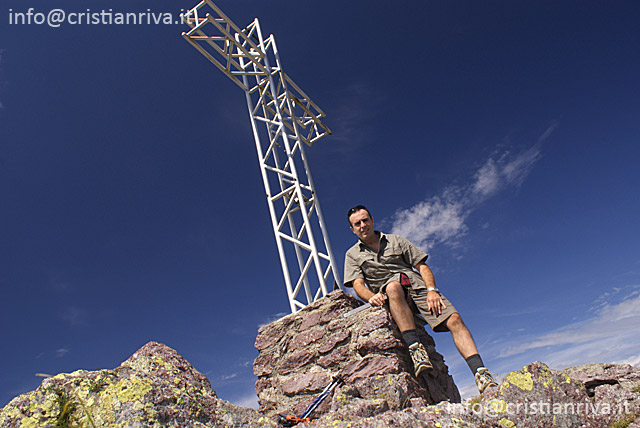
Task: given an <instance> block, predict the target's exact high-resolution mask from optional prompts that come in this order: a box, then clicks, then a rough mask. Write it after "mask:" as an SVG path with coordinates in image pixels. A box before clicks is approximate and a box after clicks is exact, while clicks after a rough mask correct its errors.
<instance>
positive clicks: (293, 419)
mask: <svg viewBox="0 0 640 428" xmlns="http://www.w3.org/2000/svg"><path fill="white" fill-rule="evenodd" d="M342 383H344V379H342V377H341V376H340V375H336V376H335V377H334V378H333V381H332V382H331V383H330V384H329V385H327V387H326V388H325V389H324V390H323V391H322V392H321V393H320V395H318V397H316V399H315V400H313V402H312V403H311V404H310V405H309V407H307V410H305V411H304V413H302V415H300V417H297V416H293V415H287V416H284V415H278V417H279V419H280V425H283V426H285V427H292V426H294V425H296V424H298V423H300V422H309V421H311V419H310V418H309V417H308V416H309V415H310V414H311V412H313V411H314V410H315V409H316V408H317V407H318V406H319V405H320V403H322V402H323V401H324V399H325V398H327V396H328V395H329V394H331V391H333V390H334V389H336V387H338V386H339V385H340V384H342Z"/></svg>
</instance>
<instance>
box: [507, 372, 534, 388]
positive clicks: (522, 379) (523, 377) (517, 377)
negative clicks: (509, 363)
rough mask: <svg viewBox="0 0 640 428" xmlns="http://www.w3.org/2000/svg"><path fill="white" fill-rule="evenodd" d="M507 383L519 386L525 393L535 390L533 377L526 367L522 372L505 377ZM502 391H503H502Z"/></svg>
mask: <svg viewBox="0 0 640 428" xmlns="http://www.w3.org/2000/svg"><path fill="white" fill-rule="evenodd" d="M505 381H507V382H509V383H511V384H513V385H515V386H517V387H518V388H520V389H522V390H523V391H531V390H532V389H533V377H532V376H531V373H529V372H528V371H527V369H526V367H525V368H524V369H523V370H522V371H521V372H511V373H509V374H508V375H507V376H506V377H505ZM501 390H502V389H501Z"/></svg>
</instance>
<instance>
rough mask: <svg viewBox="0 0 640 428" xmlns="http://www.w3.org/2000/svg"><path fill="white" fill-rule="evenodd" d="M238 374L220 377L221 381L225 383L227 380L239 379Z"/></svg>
mask: <svg viewBox="0 0 640 428" xmlns="http://www.w3.org/2000/svg"><path fill="white" fill-rule="evenodd" d="M237 376H238V373H231V374H230V375H222V376H220V380H222V381H225V380H230V379H233V378H234V377H237Z"/></svg>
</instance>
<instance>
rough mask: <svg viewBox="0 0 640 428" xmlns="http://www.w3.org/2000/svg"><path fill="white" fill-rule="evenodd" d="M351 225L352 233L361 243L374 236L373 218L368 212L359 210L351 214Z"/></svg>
mask: <svg viewBox="0 0 640 428" xmlns="http://www.w3.org/2000/svg"><path fill="white" fill-rule="evenodd" d="M349 223H351V231H352V232H353V233H355V234H356V236H357V237H358V238H360V240H361V241H366V240H368V239H371V237H372V236H373V235H374V230H373V218H371V216H370V215H369V213H368V212H367V210H359V211H356V212H355V213H353V214H351V216H350V217H349Z"/></svg>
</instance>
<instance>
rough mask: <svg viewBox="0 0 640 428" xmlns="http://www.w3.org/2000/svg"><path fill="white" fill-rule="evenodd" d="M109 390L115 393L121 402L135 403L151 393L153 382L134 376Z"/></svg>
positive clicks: (111, 386)
mask: <svg viewBox="0 0 640 428" xmlns="http://www.w3.org/2000/svg"><path fill="white" fill-rule="evenodd" d="M108 389H110V390H111V391H113V392H114V393H115V395H116V397H117V398H118V400H119V401H120V402H123V403H124V402H127V401H135V400H140V399H141V398H143V397H144V396H145V395H146V394H147V392H149V391H151V381H149V380H147V379H142V378H139V377H136V376H132V377H130V378H129V379H123V380H121V381H120V382H118V383H116V384H113V385H110V386H109V388H108Z"/></svg>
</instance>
